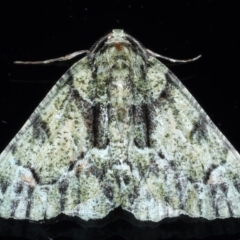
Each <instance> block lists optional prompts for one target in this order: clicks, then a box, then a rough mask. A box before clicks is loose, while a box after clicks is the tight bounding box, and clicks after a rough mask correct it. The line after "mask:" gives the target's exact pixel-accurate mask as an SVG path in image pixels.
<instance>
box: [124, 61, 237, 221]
mask: <svg viewBox="0 0 240 240" xmlns="http://www.w3.org/2000/svg"><path fill="white" fill-rule="evenodd" d="M148 61H149V62H148V65H149V66H150V67H149V68H148V72H147V76H146V80H147V83H148V84H149V85H150V88H151V94H152V96H153V97H152V102H151V104H149V105H147V115H148V119H147V120H146V123H145V124H146V125H148V128H149V132H148V134H149V147H144V148H138V147H135V148H134V149H132V152H131V161H130V162H131V164H132V169H133V170H132V173H133V178H134V179H139V180H138V181H136V183H135V187H134V189H135V191H134V192H132V193H131V194H130V195H128V196H126V198H125V202H124V205H123V208H124V209H126V210H128V211H130V212H132V213H133V214H134V215H135V216H136V218H138V219H141V220H151V221H159V220H161V219H163V218H166V217H174V216H179V215H180V214H185V215H189V216H191V217H204V218H207V219H215V218H227V217H240V205H239V203H240V177H239V173H240V161H239V159H240V156H239V154H238V153H237V152H236V150H235V149H234V148H233V147H232V145H231V144H230V143H229V142H228V140H227V139H226V138H225V137H224V136H223V135H222V133H221V132H220V131H219V130H218V129H217V127H216V126H215V125H214V124H213V123H212V121H211V120H210V119H209V117H208V116H207V115H206V113H205V112H204V111H203V109H202V108H201V107H200V106H199V104H198V103H197V102H196V100H195V99H194V98H193V97H192V96H191V94H190V93H189V92H188V90H187V89H186V88H185V87H184V86H183V85H182V84H181V82H180V81H179V80H178V79H177V78H176V77H175V76H174V75H173V74H172V73H171V72H170V71H169V70H168V69H167V68H166V67H165V66H164V65H163V64H162V63H161V62H159V61H158V60H157V59H155V58H153V57H150V58H149V59H148ZM145 108H146V107H145ZM135 129H136V126H135ZM135 132H137V129H136V130H135ZM135 137H136V136H135Z"/></svg>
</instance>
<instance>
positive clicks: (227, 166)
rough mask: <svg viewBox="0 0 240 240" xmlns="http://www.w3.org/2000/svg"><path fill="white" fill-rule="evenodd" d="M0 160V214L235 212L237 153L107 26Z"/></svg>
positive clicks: (163, 71)
mask: <svg viewBox="0 0 240 240" xmlns="http://www.w3.org/2000/svg"><path fill="white" fill-rule="evenodd" d="M83 53H86V56H85V57H83V58H82V59H81V60H79V61H77V62H76V63H75V64H74V65H73V66H72V67H71V68H70V69H69V70H68V71H67V72H66V73H65V74H64V75H63V76H62V77H61V78H60V79H59V81H58V82H57V83H56V84H55V86H54V87H53V88H52V89H51V91H50V92H49V93H48V94H47V96H46V97H45V98H44V100H43V101H42V102H41V103H40V104H39V106H38V107H37V108H36V110H35V111H34V112H33V114H32V115H31V116H30V118H29V119H28V120H27V122H26V123H25V125H24V126H23V127H22V129H21V130H20V131H19V133H18V134H17V135H16V136H15V137H14V139H13V140H12V141H11V142H10V144H9V145H8V146H7V147H6V149H5V150H4V151H3V152H2V154H1V156H0V216H1V217H3V218H14V219H30V220H35V221H37V220H43V219H50V218H53V217H56V216H58V215H59V214H60V213H63V214H65V215H68V216H77V217H79V218H81V219H83V220H89V219H99V218H103V217H105V216H106V215H107V214H108V213H109V212H110V211H112V210H113V209H114V208H116V207H119V206H121V207H122V208H123V209H125V210H127V211H129V212H131V213H132V214H133V215H134V216H135V217H136V218H137V219H139V220H143V221H146V220H148V221H154V222H157V221H160V220H162V219H164V218H167V217H168V218H170V217H177V216H179V215H182V214H183V215H188V216H190V217H194V218H197V217H202V218H206V219H216V218H228V217H240V204H239V202H240V176H239V172H240V156H239V154H238V153H237V151H236V150H235V149H234V148H233V146H232V145H231V144H230V143H229V142H228V140H227V139H226V138H225V137H224V136H223V135H222V133H221V132H220V131H219V130H218V129H217V127H216V126H215V125H214V124H213V123H212V121H211V120H210V119H209V117H208V116H207V114H206V113H205V112H204V111H203V109H202V108H201V107H200V106H199V104H198V103H197V102H196V100H195V99H194V98H193V97H192V95H191V94H190V93H189V92H188V90H187V89H186V88H185V87H184V86H183V85H182V83H181V82H180V81H179V80H178V78H177V77H176V76H175V75H174V74H173V73H171V71H170V70H169V69H168V68H167V67H166V66H165V65H163V64H162V63H161V62H160V61H159V60H157V57H160V58H165V59H167V60H170V61H176V60H173V59H169V58H166V57H163V56H161V55H158V54H156V53H154V52H152V51H150V50H148V49H146V48H145V47H144V46H143V45H142V44H140V43H139V42H138V41H137V40H136V39H135V38H133V37H132V36H130V35H128V34H126V33H125V32H124V31H123V30H113V31H112V32H111V33H110V34H108V35H106V36H104V37H103V38H101V39H100V40H99V41H98V42H97V43H96V44H95V45H94V46H93V47H92V48H91V49H90V50H89V51H87V50H86V51H79V52H76V53H73V54H70V55H67V56H65V57H62V58H58V59H52V60H47V61H43V62H18V63H29V64H31V63H49V62H52V61H60V60H66V59H70V58H72V57H75V56H76V55H79V54H83ZM192 60H195V59H192Z"/></svg>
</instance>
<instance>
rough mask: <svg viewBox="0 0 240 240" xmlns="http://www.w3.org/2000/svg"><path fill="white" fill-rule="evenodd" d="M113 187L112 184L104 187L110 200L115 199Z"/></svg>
mask: <svg viewBox="0 0 240 240" xmlns="http://www.w3.org/2000/svg"><path fill="white" fill-rule="evenodd" d="M113 192H114V191H113V188H112V186H110V185H105V186H104V188H103V193H104V195H105V196H106V197H107V198H108V199H109V200H110V201H112V200H113V197H114V194H113Z"/></svg>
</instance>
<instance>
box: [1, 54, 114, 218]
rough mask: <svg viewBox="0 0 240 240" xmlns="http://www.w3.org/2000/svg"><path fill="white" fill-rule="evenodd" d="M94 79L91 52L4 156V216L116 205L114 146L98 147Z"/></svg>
mask: <svg viewBox="0 0 240 240" xmlns="http://www.w3.org/2000/svg"><path fill="white" fill-rule="evenodd" d="M91 81H92V73H91V69H90V67H89V64H88V60H87V58H86V57H85V58H83V59H82V60H80V61H78V62H77V63H76V64H74V65H73V66H72V67H71V68H70V69H69V70H68V72H67V73H66V74H64V75H63V76H62V77H61V78H60V80H59V81H58V82H57V83H56V85H55V86H54V87H53V88H52V90H51V91H50V92H49V93H48V94H47V96H46V97H45V98H44V100H43V101H42V102H41V103H40V105H39V106H38V107H37V108H36V110H35V111H34V113H33V114H32V115H31V116H30V118H29V119H28V120H27V122H26V123H25V125H24V126H23V127H22V129H21V130H20V131H19V133H18V134H17V135H16V136H15V137H14V139H13V140H12V141H11V143H10V144H9V145H8V146H7V148H6V149H5V150H4V151H3V153H2V154H1V155H0V216H1V217H4V218H9V217H13V218H16V219H32V220H40V219H44V218H52V217H55V216H57V215H58V214H60V213H65V214H67V215H76V216H79V217H80V218H82V219H85V220H87V219H89V218H93V219H94V218H102V217H104V216H105V215H107V213H108V212H109V211H110V210H111V209H113V208H114V207H115V205H116V204H114V203H113V202H114V201H115V200H116V198H117V194H115V195H114V197H115V199H114V198H113V197H112V195H111V190H110V189H111V186H112V185H113V184H114V179H112V178H113V177H112V173H111V171H110V170H108V167H107V165H108V162H109V157H108V156H109V155H108V149H107V148H106V149H104V150H96V149H95V148H93V147H92V142H93V137H94V136H93V131H94V129H93V107H92V102H91V100H90V95H91V94H90V92H91V89H89V85H91V84H90V82H91ZM100 179H104V181H103V182H102V181H101V180H100ZM106 196H107V197H106Z"/></svg>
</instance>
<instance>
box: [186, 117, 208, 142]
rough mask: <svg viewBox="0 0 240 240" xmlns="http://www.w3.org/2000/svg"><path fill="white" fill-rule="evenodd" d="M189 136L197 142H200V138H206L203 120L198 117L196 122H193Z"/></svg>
mask: <svg viewBox="0 0 240 240" xmlns="http://www.w3.org/2000/svg"><path fill="white" fill-rule="evenodd" d="M190 138H191V139H194V140H195V141H197V143H198V144H201V143H202V139H206V138H207V130H206V125H205V121H202V120H201V119H199V121H198V122H195V123H194V125H193V128H192V130H191V132H190Z"/></svg>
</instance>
